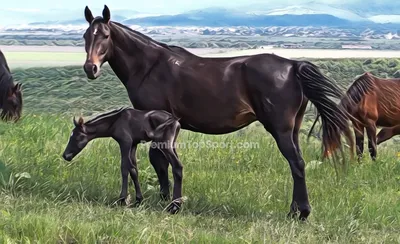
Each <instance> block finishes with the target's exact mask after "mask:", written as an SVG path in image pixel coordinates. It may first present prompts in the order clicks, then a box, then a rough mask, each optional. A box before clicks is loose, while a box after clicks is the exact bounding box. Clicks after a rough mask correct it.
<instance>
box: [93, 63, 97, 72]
mask: <svg viewBox="0 0 400 244" xmlns="http://www.w3.org/2000/svg"><path fill="white" fill-rule="evenodd" d="M92 70H93V74H96V73H97V65H95V64H94V65H93V68H92Z"/></svg>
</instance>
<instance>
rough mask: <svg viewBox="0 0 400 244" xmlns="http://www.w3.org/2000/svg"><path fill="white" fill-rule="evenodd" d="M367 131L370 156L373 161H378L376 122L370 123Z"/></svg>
mask: <svg viewBox="0 0 400 244" xmlns="http://www.w3.org/2000/svg"><path fill="white" fill-rule="evenodd" d="M366 129H367V136H368V149H369V154H370V155H371V158H372V160H373V161H375V160H376V154H377V150H376V125H375V122H370V123H368V127H367V128H366Z"/></svg>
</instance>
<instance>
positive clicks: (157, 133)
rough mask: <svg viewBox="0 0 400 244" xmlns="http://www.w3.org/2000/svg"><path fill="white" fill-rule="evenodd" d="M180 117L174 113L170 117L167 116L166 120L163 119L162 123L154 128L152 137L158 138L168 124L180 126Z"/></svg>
mask: <svg viewBox="0 0 400 244" xmlns="http://www.w3.org/2000/svg"><path fill="white" fill-rule="evenodd" d="M180 119H181V118H178V117H176V116H175V115H174V114H172V116H171V117H169V118H168V119H167V120H165V121H164V122H163V123H162V124H160V125H158V126H157V127H156V128H155V129H154V132H153V133H152V134H153V136H154V138H157V139H160V138H161V137H162V135H163V134H164V131H165V128H166V127H168V126H171V125H173V124H175V127H177V126H180V125H178V124H179V120H180Z"/></svg>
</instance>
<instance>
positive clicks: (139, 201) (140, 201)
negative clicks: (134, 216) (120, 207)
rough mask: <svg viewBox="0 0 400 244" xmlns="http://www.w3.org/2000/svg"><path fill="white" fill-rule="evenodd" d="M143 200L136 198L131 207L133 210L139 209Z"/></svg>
mask: <svg viewBox="0 0 400 244" xmlns="http://www.w3.org/2000/svg"><path fill="white" fill-rule="evenodd" d="M142 201H143V198H136V201H135V203H134V204H133V206H134V207H135V208H137V207H139V206H140V205H141V204H142Z"/></svg>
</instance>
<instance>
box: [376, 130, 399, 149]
mask: <svg viewBox="0 0 400 244" xmlns="http://www.w3.org/2000/svg"><path fill="white" fill-rule="evenodd" d="M395 135H400V125H396V126H393V127H389V128H383V129H382V130H381V131H379V133H378V136H377V145H379V144H381V143H382V142H385V141H387V140H389V139H390V138H392V137H393V136H395Z"/></svg>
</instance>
